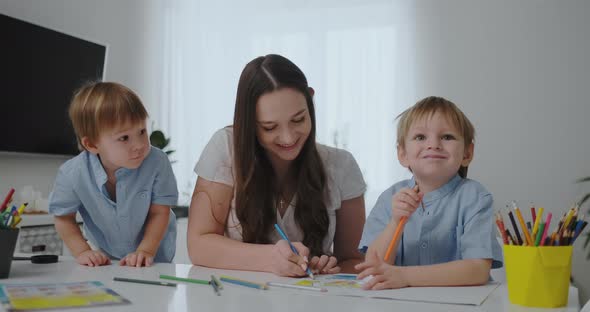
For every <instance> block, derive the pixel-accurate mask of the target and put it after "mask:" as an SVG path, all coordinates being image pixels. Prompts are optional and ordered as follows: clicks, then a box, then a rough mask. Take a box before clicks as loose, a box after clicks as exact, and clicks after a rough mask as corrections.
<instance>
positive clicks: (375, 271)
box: [354, 250, 409, 290]
mask: <svg viewBox="0 0 590 312" xmlns="http://www.w3.org/2000/svg"><path fill="white" fill-rule="evenodd" d="M354 268H355V269H357V270H359V271H360V270H362V272H361V273H359V275H358V276H357V279H363V278H365V277H367V276H370V275H372V276H373V278H372V279H370V280H369V281H368V282H366V283H365V284H364V285H363V289H372V290H381V289H394V288H403V287H408V286H409V284H408V282H407V281H406V279H405V277H404V276H403V274H402V272H401V268H400V267H398V266H394V265H391V264H388V263H386V262H385V261H383V259H381V258H379V256H378V255H377V251H376V250H369V253H368V254H367V257H366V258H365V262H363V263H359V264H357V265H356V266H355V267H354Z"/></svg>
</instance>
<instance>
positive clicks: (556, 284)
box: [504, 245, 573, 308]
mask: <svg viewBox="0 0 590 312" xmlns="http://www.w3.org/2000/svg"><path fill="white" fill-rule="evenodd" d="M572 250H573V247H572V246H547V247H526V246H513V245H504V264H505V267H506V280H507V282H508V298H509V299H510V302H511V303H514V304H518V305H522V306H527V307H542V308H556V307H563V306H566V305H567V299H568V292H569V285H570V274H571V269H572Z"/></svg>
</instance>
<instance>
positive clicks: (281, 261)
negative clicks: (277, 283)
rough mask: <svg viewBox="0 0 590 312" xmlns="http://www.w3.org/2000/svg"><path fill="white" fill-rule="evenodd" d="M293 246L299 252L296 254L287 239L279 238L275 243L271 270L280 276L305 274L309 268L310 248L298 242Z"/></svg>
mask: <svg viewBox="0 0 590 312" xmlns="http://www.w3.org/2000/svg"><path fill="white" fill-rule="evenodd" d="M293 247H295V249H297V252H299V256H298V255H296V254H295V253H294V252H293V250H291V247H290V246H289V243H288V242H287V241H286V240H282V239H281V240H279V241H278V242H277V243H276V244H274V246H273V249H272V255H271V259H270V260H271V264H270V265H271V268H270V270H271V272H273V273H274V274H276V275H280V276H304V275H306V273H305V270H306V269H307V265H308V260H307V256H308V255H309V249H308V248H307V247H305V246H304V245H303V244H301V243H299V242H296V243H293Z"/></svg>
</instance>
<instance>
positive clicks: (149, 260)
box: [119, 249, 154, 268]
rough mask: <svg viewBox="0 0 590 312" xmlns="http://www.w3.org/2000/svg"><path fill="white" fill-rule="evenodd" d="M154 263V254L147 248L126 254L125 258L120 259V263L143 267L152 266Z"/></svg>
mask: <svg viewBox="0 0 590 312" xmlns="http://www.w3.org/2000/svg"><path fill="white" fill-rule="evenodd" d="M153 263H154V255H153V254H151V253H149V252H147V251H145V250H139V249H138V250H136V251H135V252H132V253H130V254H128V255H126V256H125V258H123V259H121V261H119V265H126V266H134V267H138V268H139V267H142V266H144V265H145V266H146V267H148V266H151V265H152V264H153Z"/></svg>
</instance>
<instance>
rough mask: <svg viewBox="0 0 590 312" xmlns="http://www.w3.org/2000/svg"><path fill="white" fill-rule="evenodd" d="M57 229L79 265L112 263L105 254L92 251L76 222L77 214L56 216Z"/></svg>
mask: <svg viewBox="0 0 590 312" xmlns="http://www.w3.org/2000/svg"><path fill="white" fill-rule="evenodd" d="M55 229H56V230H57V233H59V236H60V237H61V239H62V240H63V241H64V243H65V244H66V246H67V247H68V249H69V250H70V252H71V253H72V255H73V256H74V257H75V258H76V260H77V261H78V263H80V264H82V265H88V266H98V265H103V264H110V263H111V260H110V259H109V258H108V257H107V256H106V255H105V254H103V253H102V252H100V251H94V250H92V248H91V247H90V245H88V243H87V242H86V240H85V239H84V236H83V235H82V231H80V227H79V226H78V224H77V222H76V214H75V213H73V214H68V215H63V216H55Z"/></svg>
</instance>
